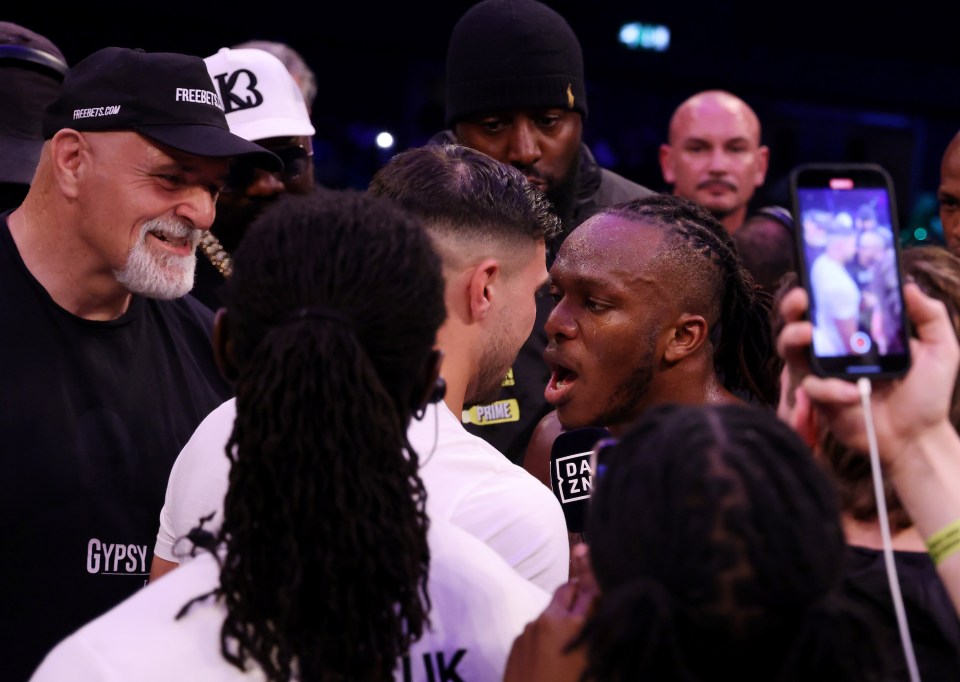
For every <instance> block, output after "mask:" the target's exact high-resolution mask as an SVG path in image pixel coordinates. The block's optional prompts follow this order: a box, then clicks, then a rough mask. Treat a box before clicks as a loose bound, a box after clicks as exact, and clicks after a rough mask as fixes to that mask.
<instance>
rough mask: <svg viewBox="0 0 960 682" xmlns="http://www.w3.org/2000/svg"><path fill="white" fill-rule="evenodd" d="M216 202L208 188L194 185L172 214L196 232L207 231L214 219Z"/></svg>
mask: <svg viewBox="0 0 960 682" xmlns="http://www.w3.org/2000/svg"><path fill="white" fill-rule="evenodd" d="M216 201H217V200H216V197H215V196H214V195H213V194H211V193H210V190H209V188H207V187H204V186H201V185H194V186H193V187H190V188H189V189H188V190H187V195H186V197H185V198H184V199H183V200H182V201H181V202H180V203H179V204H178V205H177V208H176V209H175V210H174V213H175V214H176V215H177V217H179V218H183V219H184V220H187V221H189V222H190V223H191V224H192V225H193V226H194V227H195V228H197V229H198V230H209V229H210V226H211V225H213V219H214V218H215V217H216V212H217V211H216Z"/></svg>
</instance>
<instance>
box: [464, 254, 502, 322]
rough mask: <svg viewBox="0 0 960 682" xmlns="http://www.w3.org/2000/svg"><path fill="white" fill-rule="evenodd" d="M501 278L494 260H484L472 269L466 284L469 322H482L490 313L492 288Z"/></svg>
mask: <svg viewBox="0 0 960 682" xmlns="http://www.w3.org/2000/svg"><path fill="white" fill-rule="evenodd" d="M502 277H503V270H502V269H501V267H500V262H499V261H498V260H497V259H496V258H485V259H484V260H482V261H480V262H479V263H477V264H476V265H475V266H474V267H473V272H472V273H471V274H470V280H469V282H468V284H467V303H468V305H469V309H470V318H471V320H473V321H479V320H482V319H483V318H485V317H486V316H487V315H488V314H489V313H490V308H491V307H492V305H493V297H494V287H495V286H496V285H499V283H500V279H502Z"/></svg>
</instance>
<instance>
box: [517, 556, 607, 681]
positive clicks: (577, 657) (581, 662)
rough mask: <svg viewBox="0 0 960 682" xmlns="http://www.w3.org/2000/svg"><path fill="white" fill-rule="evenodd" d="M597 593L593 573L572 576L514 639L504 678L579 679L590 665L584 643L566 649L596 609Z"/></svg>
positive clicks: (518, 679)
mask: <svg viewBox="0 0 960 682" xmlns="http://www.w3.org/2000/svg"><path fill="white" fill-rule="evenodd" d="M596 597H597V590H596V583H595V582H594V581H593V577H592V573H591V574H590V577H589V579H585V578H584V577H577V578H573V579H571V580H570V581H568V582H567V583H565V584H564V585H561V586H560V587H559V588H557V590H556V591H555V592H554V593H553V599H552V600H551V601H550V604H549V605H547V608H546V609H545V610H544V612H543V613H542V614H540V616H539V617H538V618H537V619H536V620H535V621H533V622H532V623H528V624H527V627H526V628H524V630H523V633H522V634H521V635H520V636H519V637H517V638H516V640H514V642H513V648H512V649H511V650H510V656H509V658H508V659H507V669H506V673H505V674H504V677H503V680H504V682H576V681H577V680H579V679H580V677H581V676H582V675H583V671H584V670H585V669H586V667H587V652H586V650H585V648H584V647H583V646H580V647H577V648H576V649H573V650H572V651H569V652H568V651H567V650H566V649H567V646H568V645H569V644H570V643H571V642H573V641H574V640H575V639H576V638H577V636H578V635H579V634H580V631H581V630H582V629H583V626H584V624H585V623H586V621H587V618H588V617H589V614H590V612H591V611H592V609H593V604H594V601H595V600H596Z"/></svg>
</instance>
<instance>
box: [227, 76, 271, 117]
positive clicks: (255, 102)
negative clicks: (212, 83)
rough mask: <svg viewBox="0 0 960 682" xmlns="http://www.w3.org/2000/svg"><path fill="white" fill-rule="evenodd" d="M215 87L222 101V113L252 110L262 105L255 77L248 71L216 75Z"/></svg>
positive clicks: (261, 96) (261, 97) (261, 95)
mask: <svg viewBox="0 0 960 682" xmlns="http://www.w3.org/2000/svg"><path fill="white" fill-rule="evenodd" d="M217 87H218V88H219V90H220V99H222V100H223V106H224V109H223V111H224V113H226V114H229V113H230V112H231V111H242V110H244V109H253V108H254V107H258V106H260V105H261V104H263V93H261V92H260V91H259V90H257V75H256V74H255V73H253V71H250V70H249V69H237V70H236V71H234V72H233V73H221V74H218V75H217Z"/></svg>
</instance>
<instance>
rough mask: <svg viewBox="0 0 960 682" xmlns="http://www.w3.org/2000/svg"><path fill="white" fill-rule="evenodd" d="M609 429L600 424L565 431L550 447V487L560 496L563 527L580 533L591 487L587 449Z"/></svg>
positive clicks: (608, 434) (584, 520) (606, 434)
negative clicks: (601, 426)
mask: <svg viewBox="0 0 960 682" xmlns="http://www.w3.org/2000/svg"><path fill="white" fill-rule="evenodd" d="M609 437H610V432H609V431H607V430H606V429H600V428H593V427H588V428H583V429H574V430H573V431H565V432H563V433H561V434H560V435H559V436H557V438H556V440H554V441H553V447H552V448H551V449H550V487H551V488H552V489H553V494H554V495H556V496H557V499H558V500H560V506H561V507H562V508H563V517H564V519H565V520H566V522H567V531H568V532H570V533H583V531H584V528H586V525H587V504H588V503H589V501H590V493H591V491H592V490H593V472H592V471H590V453H591V452H592V451H593V446H594V445H596V444H597V441H599V440H600V439H601V438H609Z"/></svg>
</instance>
